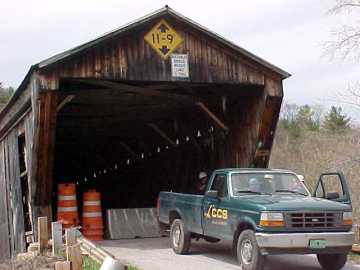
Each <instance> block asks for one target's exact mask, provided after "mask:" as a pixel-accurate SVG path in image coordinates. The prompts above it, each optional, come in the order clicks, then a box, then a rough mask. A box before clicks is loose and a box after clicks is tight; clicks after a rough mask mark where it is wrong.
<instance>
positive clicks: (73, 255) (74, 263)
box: [66, 244, 82, 270]
mask: <svg viewBox="0 0 360 270" xmlns="http://www.w3.org/2000/svg"><path fill="white" fill-rule="evenodd" d="M66 255H67V260H68V261H70V262H71V269H72V270H82V257H81V249H80V244H76V245H73V246H69V247H67V254H66Z"/></svg>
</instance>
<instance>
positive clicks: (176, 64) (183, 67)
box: [171, 53, 189, 78]
mask: <svg viewBox="0 0 360 270" xmlns="http://www.w3.org/2000/svg"><path fill="white" fill-rule="evenodd" d="M171 74H172V76H173V77H175V78H189V57H188V55H187V54H178V53H173V54H172V55H171Z"/></svg>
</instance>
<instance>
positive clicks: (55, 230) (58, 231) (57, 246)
mask: <svg viewBox="0 0 360 270" xmlns="http://www.w3.org/2000/svg"><path fill="white" fill-rule="evenodd" d="M51 236H52V237H51V238H52V255H53V256H61V251H62V249H63V241H62V223H61V222H52V223H51Z"/></svg>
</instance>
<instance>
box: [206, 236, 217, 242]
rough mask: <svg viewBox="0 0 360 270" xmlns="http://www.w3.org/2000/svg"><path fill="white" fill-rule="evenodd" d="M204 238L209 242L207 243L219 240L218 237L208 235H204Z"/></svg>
mask: <svg viewBox="0 0 360 270" xmlns="http://www.w3.org/2000/svg"><path fill="white" fill-rule="evenodd" d="M204 239H205V241H206V242H209V243H218V242H220V239H218V238H213V237H209V236H208V237H205V238H204Z"/></svg>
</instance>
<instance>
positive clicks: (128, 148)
mask: <svg viewBox="0 0 360 270" xmlns="http://www.w3.org/2000/svg"><path fill="white" fill-rule="evenodd" d="M119 145H120V146H121V147H122V148H124V149H125V150H126V151H127V152H128V153H129V154H130V155H131V156H132V157H133V158H134V159H139V156H138V155H137V154H136V153H135V152H134V151H133V150H132V149H131V148H130V146H128V145H127V144H126V143H124V142H119Z"/></svg>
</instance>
